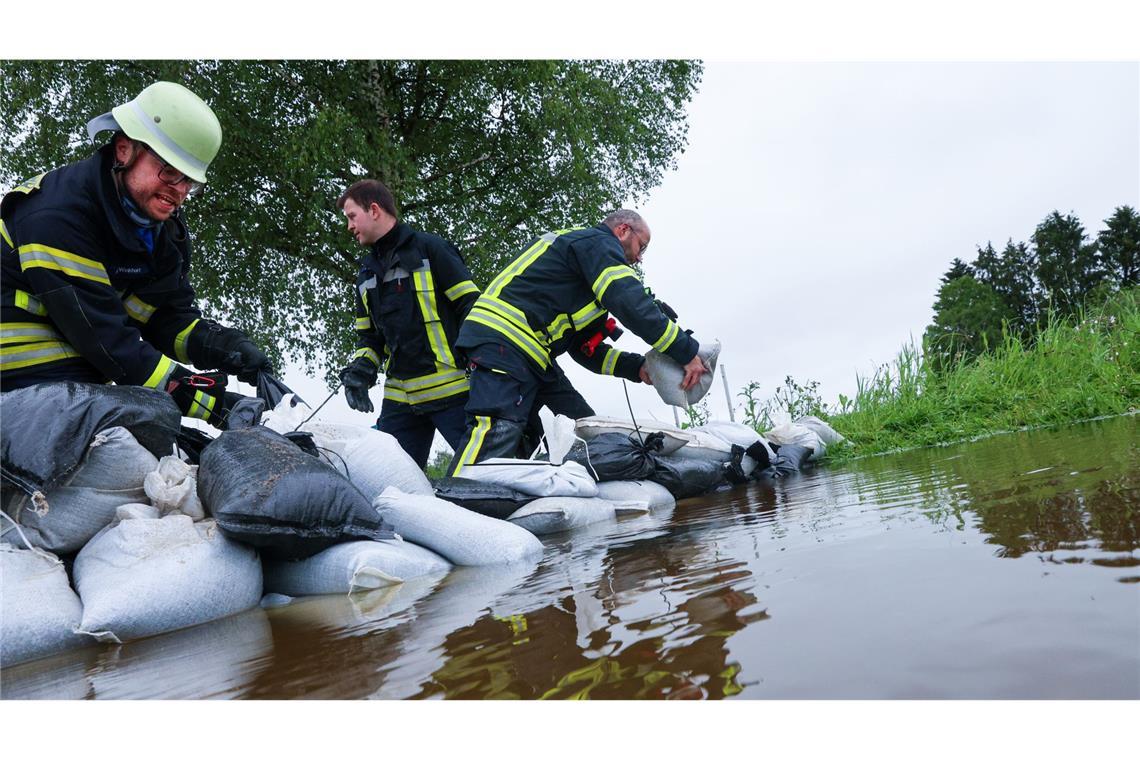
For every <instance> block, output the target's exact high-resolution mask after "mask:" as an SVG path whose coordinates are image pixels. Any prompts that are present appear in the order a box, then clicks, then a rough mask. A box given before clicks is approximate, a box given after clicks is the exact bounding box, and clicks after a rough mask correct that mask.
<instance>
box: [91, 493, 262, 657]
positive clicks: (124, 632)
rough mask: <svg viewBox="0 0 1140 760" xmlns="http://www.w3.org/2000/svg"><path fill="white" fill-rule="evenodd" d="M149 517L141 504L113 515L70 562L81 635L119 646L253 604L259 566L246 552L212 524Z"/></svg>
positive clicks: (258, 585) (254, 556)
mask: <svg viewBox="0 0 1140 760" xmlns="http://www.w3.org/2000/svg"><path fill="white" fill-rule="evenodd" d="M157 512H158V510H157V509H154V508H150V511H149V514H150V515H155V514H157ZM147 514H148V511H147V508H146V507H145V506H144V507H138V506H133V505H132V506H128V507H124V508H123V509H121V510H119V516H120V518H121V519H120V522H118V523H116V524H114V525H111V526H109V527H107V528H105V529H104V530H103V531H102V532H101V533H100V534H99V535H97V536H96V537H95V538H93V539H91V541H90V542H89V543H88V544H87V545H86V546H84V547H83V549H82V551H80V552H79V556H78V557H76V559H75V567H74V576H75V585H76V588H77V589H78V590H79V597H80V599H81V600H82V601H83V621H82V624H81V626H80V631H81V632H82V633H87V634H90V635H91V636H94V637H95V638H97V639H99V640H100V641H114V642H123V641H127V640H129V639H137V638H142V637H144V636H153V635H155V634H159V633H165V632H166V631H173V630H177V629H179V628H186V627H188V626H191V625H197V624H198V623H204V622H206V621H209V620H216V619H218V618H222V617H225V616H227V615H232V614H234V613H236V612H241V611H242V610H247V609H250V608H252V607H256V606H257V603H258V601H259V600H260V599H261V561H260V560H259V559H258V557H257V554H256V552H254V550H253V549H252V548H250V547H248V546H245V545H244V544H239V543H237V542H235V541H230V540H229V539H227V538H226V537H225V536H223V535H222V533H221V531H220V530H218V528H217V525H216V523H215V522H214V521H213V520H203V521H201V522H197V523H196V522H193V521H192V520H191V519H190V518H189V517H187V516H186V515H168V516H166V517H163V518H158V519H155V518H154V517H148V516H146V515H147Z"/></svg>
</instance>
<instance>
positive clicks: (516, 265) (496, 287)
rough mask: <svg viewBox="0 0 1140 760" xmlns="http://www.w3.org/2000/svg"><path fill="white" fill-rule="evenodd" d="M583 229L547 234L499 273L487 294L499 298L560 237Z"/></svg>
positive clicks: (574, 228) (573, 228)
mask: <svg viewBox="0 0 1140 760" xmlns="http://www.w3.org/2000/svg"><path fill="white" fill-rule="evenodd" d="M581 229H585V228H584V227H570V228H569V229H565V230H555V231H553V232H548V233H546V234H545V235H543V236H542V237H540V238H539V239H538V240H536V241H534V244H533V245H532V246H531V247H530V248H527V249H526V250H525V251H523V252H522V253H521V254H520V255H519V257H518V258H516V259H515V260H514V261H512V262H511V263H510V264H508V265H507V268H506V269H504V270H503V271H502V272H500V273H499V276H498V277H496V278H495V279H494V280H492V281H491V284H490V285H488V286H487V290H486V294H487V295H491V296H494V297H496V298H497V297H498V296H499V295H500V294H501V293H502V292H503V288H505V287H506V286H507V285H509V284H510V282H511V280H513V279H514V278H515V277H517V276H518V275H520V274H522V273H523V272H525V271H526V269H527V267H529V266H530V265H531V264H533V263H534V262H535V260H537V259H538V257H539V256H541V255H542V254H543V252H545V251H546V249H547V248H549V247H550V244H551V243H553V242H554V241H555V240H557V239H558V237H559V236H560V235H565V234H566V233H567V232H574V231H575V230H581Z"/></svg>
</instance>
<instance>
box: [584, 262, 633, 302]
mask: <svg viewBox="0 0 1140 760" xmlns="http://www.w3.org/2000/svg"><path fill="white" fill-rule="evenodd" d="M624 277H633V278H634V279H636V278H637V273H636V272H634V271H633V269H632V268H630V267H628V266H626V265H625V264H615V265H614V266H612V267H606V268H605V269H603V270H602V273H601V274H599V275H598V279H596V280H594V284H593V285H591V286H590V289H591V290H593V291H594V295H595V296H597V297H598V300H599V301H600V300H602V296H603V295H605V293H606V290H607V289H608V288H609V287H610V285H612V284H613V283H614V282H616V281H617V280H620V279H622V278H624Z"/></svg>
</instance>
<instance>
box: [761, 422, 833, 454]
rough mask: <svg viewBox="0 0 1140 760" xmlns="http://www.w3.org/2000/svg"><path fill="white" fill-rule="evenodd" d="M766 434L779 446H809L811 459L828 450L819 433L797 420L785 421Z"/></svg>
mask: <svg viewBox="0 0 1140 760" xmlns="http://www.w3.org/2000/svg"><path fill="white" fill-rule="evenodd" d="M764 435H765V436H766V437H767V438H768V440H769V441H771V442H772V443H774V444H776V445H777V446H785V445H787V444H794V445H796V446H806V447H808V448H809V449H811V456H810V457H808V459H810V460H816V459H819V458H820V457H821V456H823V454H824V452H825V451H827V444H826V443H824V442H823V439H822V438H820V437H819V433H817V432H816V431H814V430H812V429H811V428H810V427H808V426H806V425H800V424H799V423H796V422H785V423H784V424H782V425H777V426H776V427H774V428H772V429H771V430H769V431H768V432H767V433H765V434H764Z"/></svg>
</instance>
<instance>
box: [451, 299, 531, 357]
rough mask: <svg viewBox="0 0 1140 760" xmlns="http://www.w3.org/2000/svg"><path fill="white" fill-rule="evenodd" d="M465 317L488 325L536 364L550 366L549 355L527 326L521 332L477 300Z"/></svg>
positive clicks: (517, 327) (512, 323) (516, 326)
mask: <svg viewBox="0 0 1140 760" xmlns="http://www.w3.org/2000/svg"><path fill="white" fill-rule="evenodd" d="M467 319H469V320H471V321H472V322H475V323H476V324H480V325H484V326H486V327H490V328H491V329H492V330H494V331H495V332H497V333H499V334H500V335H502V336H503V337H505V338H507V339H508V340H510V342H511V343H513V344H514V345H516V346H518V347H519V348H520V349H522V351H523V352H524V353H525V354H526V355H527V356H529V357H530V358H532V359H534V360H535V362H536V363H537V364H538V366H540V367H542V368H543V369H546V368H547V367H548V366H550V357H549V356H548V355H547V353H546V349H545V348H544V347H543V346H542V344H541V343H539V342H538V339H537V338H535V336H534V332H533V331H531V330H530V329H529V328H528V329H527V330H526V332H523V328H521V327H519V326H518V325H516V324H515V323H514V322H512V321H510V320H507V319H505V318H504V317H502V316H501V315H499V314H496V313H495V312H493V311H489V310H487V309H482V308H480V307H479V303H478V302H477V303H476V304H475V306H474V307H472V309H471V311H470V313H469V314H468V315H467Z"/></svg>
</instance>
